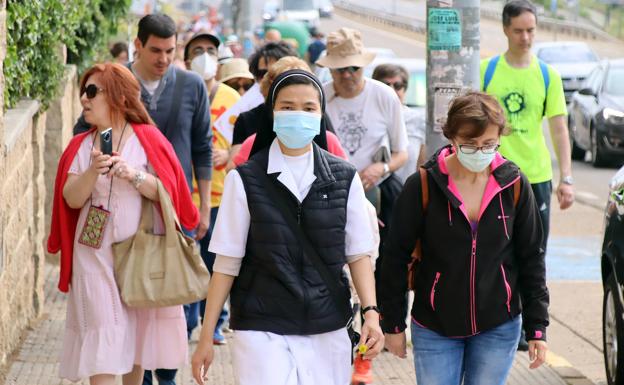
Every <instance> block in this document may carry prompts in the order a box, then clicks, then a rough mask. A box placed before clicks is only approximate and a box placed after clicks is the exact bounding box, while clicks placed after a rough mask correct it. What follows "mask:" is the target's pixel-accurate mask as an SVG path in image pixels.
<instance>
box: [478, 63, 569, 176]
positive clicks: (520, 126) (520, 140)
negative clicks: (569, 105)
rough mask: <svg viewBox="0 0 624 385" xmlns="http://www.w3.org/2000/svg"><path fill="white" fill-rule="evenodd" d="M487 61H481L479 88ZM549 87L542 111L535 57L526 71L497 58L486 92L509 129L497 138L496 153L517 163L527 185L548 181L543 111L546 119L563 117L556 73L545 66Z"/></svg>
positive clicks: (549, 170)
mask: <svg viewBox="0 0 624 385" xmlns="http://www.w3.org/2000/svg"><path fill="white" fill-rule="evenodd" d="M489 60H490V59H485V60H483V61H481V89H483V77H484V75H485V70H486V68H487V65H488V62H489ZM548 73H549V75H550V84H549V86H548V97H547V99H546V111H544V95H545V90H544V78H543V76H542V71H541V70H540V67H539V63H538V60H537V58H536V57H533V61H532V62H531V65H530V66H529V67H527V68H513V67H511V66H510V65H509V64H508V63H507V61H506V60H505V55H501V56H500V59H499V61H498V65H497V66H496V70H495V71H494V76H492V80H491V81H490V83H489V85H488V89H487V93H488V94H490V95H494V96H496V98H497V99H498V101H499V103H500V104H501V106H503V110H505V115H506V118H507V122H508V125H509V126H510V128H511V134H510V135H508V136H503V137H501V147H500V153H501V154H502V155H503V156H504V157H506V158H507V159H509V160H511V161H513V162H514V163H515V164H517V165H518V166H519V167H520V169H521V170H522V172H524V173H525V174H526V176H527V178H529V182H531V183H542V182H547V181H549V180H551V179H552V165H551V162H550V152H549V151H548V147H546V140H545V138H544V133H543V131H542V120H543V112H545V114H544V115H545V116H546V117H547V118H552V117H553V116H558V115H566V114H567V110H566V104H565V96H564V93H563V85H562V83H561V76H560V75H559V73H558V72H557V71H556V70H555V69H554V68H552V67H551V66H548Z"/></svg>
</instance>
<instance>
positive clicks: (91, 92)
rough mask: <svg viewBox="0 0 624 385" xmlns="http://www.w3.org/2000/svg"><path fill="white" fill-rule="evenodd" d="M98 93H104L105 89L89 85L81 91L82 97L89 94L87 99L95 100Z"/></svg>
mask: <svg viewBox="0 0 624 385" xmlns="http://www.w3.org/2000/svg"><path fill="white" fill-rule="evenodd" d="M98 92H104V89H103V88H99V87H98V86H96V85H95V84H89V85H88V86H86V87H83V88H82V90H80V96H82V95H84V94H87V99H93V98H95V97H96V96H97V94H98Z"/></svg>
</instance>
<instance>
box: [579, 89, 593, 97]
mask: <svg viewBox="0 0 624 385" xmlns="http://www.w3.org/2000/svg"><path fill="white" fill-rule="evenodd" d="M579 94H581V95H585V96H596V94H595V93H594V90H592V89H591V88H581V89H580V90H579Z"/></svg>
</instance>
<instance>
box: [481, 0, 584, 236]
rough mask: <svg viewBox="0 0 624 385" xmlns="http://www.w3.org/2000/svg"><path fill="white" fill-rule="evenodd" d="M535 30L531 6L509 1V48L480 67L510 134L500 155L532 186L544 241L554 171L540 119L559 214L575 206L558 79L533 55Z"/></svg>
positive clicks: (506, 21) (483, 84)
mask: <svg viewBox="0 0 624 385" xmlns="http://www.w3.org/2000/svg"><path fill="white" fill-rule="evenodd" d="M536 25H537V17H536V13H535V7H534V6H533V4H531V3H530V2H528V1H526V0H512V1H510V2H508V3H507V4H506V5H505V8H504V9H503V31H504V33H505V36H506V37H507V40H508V44H509V48H508V50H507V52H505V53H504V54H503V55H500V56H498V57H495V58H491V59H486V60H483V61H482V62H481V88H482V89H483V90H484V91H486V92H487V93H489V94H492V95H494V96H496V97H497V99H498V101H499V102H500V104H501V105H502V106H503V109H504V110H505V114H506V116H507V120H508V124H509V126H510V128H511V134H510V135H508V136H504V137H502V138H501V147H500V152H501V154H503V156H505V157H506V158H507V159H510V160H511V161H513V162H514V163H516V164H517V165H518V166H519V167H520V169H521V170H522V172H523V173H524V174H526V176H527V177H528V179H529V182H531V186H532V187H533V193H534V195H535V199H536V200H537V203H538V207H539V209H540V215H541V218H542V225H543V227H544V234H546V235H545V238H546V239H547V237H548V228H549V217H550V196H551V194H552V179H553V172H552V164H551V160H550V159H551V158H550V151H549V150H548V148H547V147H546V140H545V138H544V134H543V131H542V120H543V118H544V117H546V118H548V124H549V126H550V132H551V137H552V141H553V146H554V149H555V153H556V155H557V159H558V161H559V183H558V185H557V187H556V193H557V199H558V201H559V206H560V208H561V209H567V208H568V207H570V206H571V205H572V203H573V202H574V188H573V183H574V182H573V179H572V160H571V156H570V142H569V137H568V127H567V121H566V115H567V110H566V104H565V97H564V93H563V86H562V83H561V76H560V75H559V73H558V72H557V71H556V70H555V69H554V68H552V67H551V66H549V65H547V64H545V63H543V62H540V61H539V60H538V59H537V57H536V56H535V55H533V54H532V53H531V45H532V43H533V38H534V36H535V29H536ZM488 67H490V68H488ZM546 239H544V245H546Z"/></svg>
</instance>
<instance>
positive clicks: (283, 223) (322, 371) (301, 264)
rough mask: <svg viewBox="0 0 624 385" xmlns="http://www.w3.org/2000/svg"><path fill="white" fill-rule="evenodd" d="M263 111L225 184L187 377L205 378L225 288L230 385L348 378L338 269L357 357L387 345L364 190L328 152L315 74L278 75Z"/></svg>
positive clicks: (295, 384) (340, 382) (334, 384)
mask: <svg viewBox="0 0 624 385" xmlns="http://www.w3.org/2000/svg"><path fill="white" fill-rule="evenodd" d="M266 106H267V111H270V112H271V114H272V120H273V126H272V127H270V126H267V125H261V126H260V127H259V129H258V134H257V138H256V140H255V142H254V146H253V149H252V152H251V157H250V159H249V161H248V162H246V163H245V164H243V165H241V166H239V167H238V168H236V169H235V170H232V171H231V172H230V173H229V174H228V175H227V177H226V179H225V188H224V194H223V200H222V201H221V206H220V209H219V215H218V217H217V221H216V223H215V229H214V233H213V237H212V240H211V242H210V247H209V250H210V251H211V252H213V253H215V254H216V255H217V258H216V262H215V265H214V274H213V276H212V279H211V281H210V286H209V288H208V295H207V304H206V314H205V316H204V327H203V328H202V334H201V337H200V341H199V344H198V346H197V350H196V351H195V354H194V355H193V359H192V365H193V376H194V378H195V380H196V381H197V382H198V383H199V384H200V385H203V383H204V380H206V379H207V371H208V368H209V366H210V364H211V363H212V360H213V358H214V351H213V345H212V332H211V331H212V330H214V326H215V324H216V321H217V318H218V316H219V313H220V311H221V309H222V307H223V304H224V302H225V300H226V298H227V297H228V295H229V296H230V304H231V313H232V314H231V318H230V327H231V328H232V329H234V337H233V345H232V357H233V364H234V371H235V377H236V382H237V384H239V385H252V384H253V385H317V384H324V385H345V384H348V383H349V382H350V378H351V354H352V344H351V340H350V337H349V333H348V330H347V325H348V324H349V321H350V318H351V311H350V309H351V307H350V303H349V299H350V293H349V283H348V280H347V278H346V276H345V273H344V272H343V267H344V265H345V264H347V265H348V266H349V270H350V273H351V275H352V278H353V282H354V285H355V288H356V291H357V294H358V296H359V298H360V302H361V304H362V314H363V318H364V324H363V326H362V333H361V338H360V340H359V341H358V342H359V344H361V345H366V346H367V348H368V350H367V352H366V354H365V356H364V357H365V358H366V359H372V358H374V357H375V356H376V355H377V354H378V353H379V352H380V350H381V349H382V347H383V345H384V340H383V333H382V332H381V329H380V327H379V311H378V309H377V306H376V300H375V284H374V278H373V271H372V266H371V262H370V256H371V255H372V254H373V253H374V252H375V249H376V244H375V240H374V234H373V230H372V228H371V226H370V223H369V222H370V221H369V218H368V210H367V207H366V206H365V204H366V203H365V202H366V198H365V196H364V189H363V188H362V182H361V181H360V178H359V176H358V174H357V172H356V170H355V168H354V167H353V166H352V165H351V164H350V163H348V162H346V161H344V160H342V159H339V158H337V157H335V156H333V155H331V154H329V153H328V152H327V151H325V149H326V147H327V142H326V137H325V128H324V125H321V115H322V113H323V111H324V109H325V96H324V94H323V88H322V87H321V84H320V83H319V81H318V79H317V78H316V77H315V76H314V75H312V74H311V73H309V72H307V71H302V70H290V71H286V72H284V73H282V74H281V75H279V76H278V77H277V78H276V79H275V81H274V82H273V84H272V85H271V88H270V90H269V93H268V95H267V98H266ZM306 245H307V246H306ZM313 254H314V255H313Z"/></svg>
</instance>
